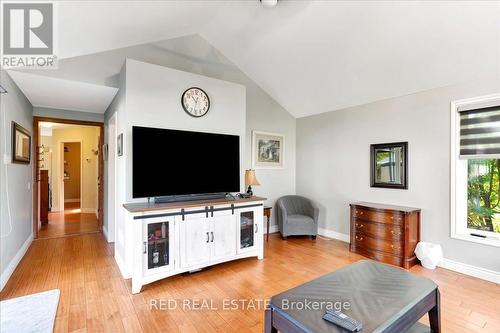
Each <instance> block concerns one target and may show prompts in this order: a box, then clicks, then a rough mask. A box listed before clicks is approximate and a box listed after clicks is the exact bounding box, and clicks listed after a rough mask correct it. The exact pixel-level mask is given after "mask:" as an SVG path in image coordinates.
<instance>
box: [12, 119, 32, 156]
mask: <svg viewBox="0 0 500 333" xmlns="http://www.w3.org/2000/svg"><path fill="white" fill-rule="evenodd" d="M30 162H31V134H30V132H29V131H28V130H27V129H25V128H24V127H22V126H21V125H19V124H17V123H15V122H12V163H21V164H30Z"/></svg>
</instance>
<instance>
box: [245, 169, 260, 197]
mask: <svg viewBox="0 0 500 333" xmlns="http://www.w3.org/2000/svg"><path fill="white" fill-rule="evenodd" d="M245 185H247V186H248V189H247V194H249V195H253V191H252V185H260V183H259V181H258V180H257V177H256V176H255V170H251V169H250V170H245Z"/></svg>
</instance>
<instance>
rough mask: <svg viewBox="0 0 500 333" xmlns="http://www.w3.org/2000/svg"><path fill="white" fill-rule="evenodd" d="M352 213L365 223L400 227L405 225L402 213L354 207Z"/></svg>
mask: <svg viewBox="0 0 500 333" xmlns="http://www.w3.org/2000/svg"><path fill="white" fill-rule="evenodd" d="M351 213H352V215H353V216H354V217H355V218H357V219H362V220H365V221H371V222H378V223H387V224H399V225H401V224H403V223H404V222H403V221H404V218H403V214H401V213H400V212H383V211H381V212H379V211H375V210H369V209H362V208H358V207H353V208H352V212H351Z"/></svg>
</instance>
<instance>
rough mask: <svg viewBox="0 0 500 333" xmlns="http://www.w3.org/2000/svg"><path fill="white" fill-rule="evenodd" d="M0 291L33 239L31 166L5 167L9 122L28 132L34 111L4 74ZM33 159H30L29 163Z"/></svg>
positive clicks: (0, 133) (0, 152)
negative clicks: (5, 90)
mask: <svg viewBox="0 0 500 333" xmlns="http://www.w3.org/2000/svg"><path fill="white" fill-rule="evenodd" d="M0 82H1V85H2V86H3V87H4V88H5V89H7V91H8V93H7V94H0V112H1V117H0V119H1V124H0V237H1V238H0V272H1V279H0V287H1V288H3V287H4V285H5V283H6V282H7V280H8V278H9V277H10V275H11V274H12V272H13V271H14V269H15V268H16V266H17V264H18V263H19V261H20V260H21V258H22V256H23V255H24V253H25V251H26V250H27V249H28V247H29V245H30V244H31V240H32V239H33V222H32V204H31V202H32V200H33V192H32V190H31V173H32V171H31V165H26V164H12V163H7V164H4V156H6V157H7V159H8V160H10V159H11V126H12V124H11V122H12V121H15V122H17V123H18V124H20V125H21V126H23V127H24V128H26V129H27V130H29V131H30V132H32V128H33V117H32V116H33V108H32V106H31V104H30V102H29V101H28V100H27V99H26V97H24V95H23V94H22V93H21V91H20V90H19V89H18V88H17V86H16V85H15V84H14V82H13V81H12V80H11V79H10V77H9V76H8V74H7V73H6V72H5V71H3V70H2V71H0ZM35 158H36V156H32V157H31V161H32V163H33V160H34V159H35Z"/></svg>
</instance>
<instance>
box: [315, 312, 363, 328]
mask: <svg viewBox="0 0 500 333" xmlns="http://www.w3.org/2000/svg"><path fill="white" fill-rule="evenodd" d="M323 319H324V320H326V321H328V322H330V323H333V324H335V325H337V326H340V327H342V328H345V329H346V330H348V331H351V332H359V331H361V330H362V329H363V325H362V324H361V323H360V322H359V321H357V320H355V319H352V318H351V317H349V316H348V315H346V314H344V313H342V312H341V311H337V310H326V313H325V314H324V315H323Z"/></svg>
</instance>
